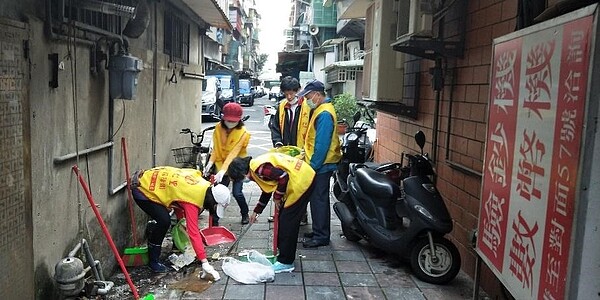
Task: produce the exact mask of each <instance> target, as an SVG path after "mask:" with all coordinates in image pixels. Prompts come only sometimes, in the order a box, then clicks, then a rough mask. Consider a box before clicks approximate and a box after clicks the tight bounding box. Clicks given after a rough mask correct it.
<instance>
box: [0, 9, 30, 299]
mask: <svg viewBox="0 0 600 300" xmlns="http://www.w3.org/2000/svg"><path fill="white" fill-rule="evenodd" d="M27 41H28V30H27V25H26V24H24V23H21V22H17V21H12V20H7V19H2V18H0V170H1V172H2V173H1V174H0V266H3V268H4V271H2V272H0V299H33V298H34V284H33V242H32V239H33V225H32V216H31V209H32V208H31V206H32V204H31V178H30V176H29V174H30V172H29V168H30V161H31V158H30V154H29V151H28V150H25V149H29V147H30V139H29V134H28V133H29V121H28V120H29V117H28V107H29V103H28V95H27V86H28V80H29V75H28V63H27V58H26V54H27V53H26V51H27V43H28V42H27ZM9 270H10V271H9Z"/></svg>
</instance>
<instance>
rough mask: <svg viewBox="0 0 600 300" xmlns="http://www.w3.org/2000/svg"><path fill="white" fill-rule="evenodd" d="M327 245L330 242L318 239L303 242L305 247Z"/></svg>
mask: <svg viewBox="0 0 600 300" xmlns="http://www.w3.org/2000/svg"><path fill="white" fill-rule="evenodd" d="M327 245H329V242H321V241H317V240H308V241H306V242H304V243H302V246H304V248H316V247H320V246H327Z"/></svg>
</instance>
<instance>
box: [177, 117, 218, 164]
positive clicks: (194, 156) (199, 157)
mask: <svg viewBox="0 0 600 300" xmlns="http://www.w3.org/2000/svg"><path fill="white" fill-rule="evenodd" d="M213 129H215V126H214V125H213V126H209V127H206V128H204V129H203V130H202V132H200V133H199V134H198V133H196V132H194V131H192V130H191V129H189V128H183V129H181V131H180V132H179V134H189V135H190V142H191V143H192V146H185V147H179V148H172V149H171V152H172V153H173V156H174V157H175V162H176V163H178V164H181V165H182V167H183V168H190V167H191V168H195V169H196V170H200V171H203V170H204V166H205V165H206V164H207V163H208V160H209V159H210V152H211V150H212V149H211V147H210V146H203V145H202V142H203V141H204V136H205V134H206V132H207V131H209V130H213Z"/></svg>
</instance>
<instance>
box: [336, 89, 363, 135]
mask: <svg viewBox="0 0 600 300" xmlns="http://www.w3.org/2000/svg"><path fill="white" fill-rule="evenodd" d="M331 103H332V104H333V108H334V109H335V114H336V115H337V119H338V134H344V133H346V127H347V126H353V125H354V124H353V123H354V120H353V118H354V114H355V113H356V112H357V111H358V105H357V104H356V98H354V96H352V95H351V94H348V93H343V94H338V95H336V96H335V97H333V100H332V101H331Z"/></svg>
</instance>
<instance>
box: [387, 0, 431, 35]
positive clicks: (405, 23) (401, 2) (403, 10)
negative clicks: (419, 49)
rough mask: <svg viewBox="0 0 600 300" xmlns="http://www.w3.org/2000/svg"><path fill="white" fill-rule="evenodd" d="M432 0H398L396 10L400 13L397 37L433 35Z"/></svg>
mask: <svg viewBox="0 0 600 300" xmlns="http://www.w3.org/2000/svg"><path fill="white" fill-rule="evenodd" d="M432 2H433V1H432V0H398V1H396V3H395V5H394V10H396V12H397V13H398V18H397V21H398V23H397V24H396V25H397V27H396V38H397V39H402V38H404V37H409V36H421V37H432V35H433V30H432V28H433V3H432Z"/></svg>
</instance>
